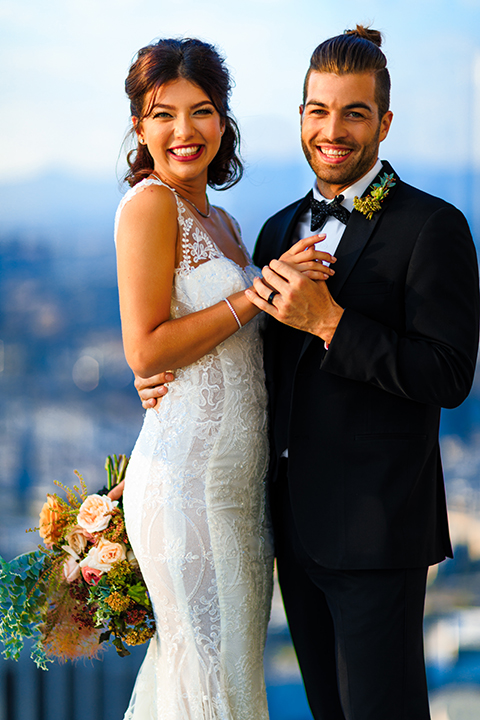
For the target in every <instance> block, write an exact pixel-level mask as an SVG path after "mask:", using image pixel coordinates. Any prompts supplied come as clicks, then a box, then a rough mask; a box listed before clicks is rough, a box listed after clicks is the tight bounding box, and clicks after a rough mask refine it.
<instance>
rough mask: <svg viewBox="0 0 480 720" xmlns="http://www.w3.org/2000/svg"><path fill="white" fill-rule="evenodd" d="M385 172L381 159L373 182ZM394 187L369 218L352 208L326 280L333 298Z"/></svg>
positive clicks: (308, 339)
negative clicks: (333, 267) (331, 271)
mask: <svg viewBox="0 0 480 720" xmlns="http://www.w3.org/2000/svg"><path fill="white" fill-rule="evenodd" d="M385 172H387V173H389V174H390V173H393V172H394V171H393V169H392V167H391V166H390V165H389V164H388V163H387V162H385V161H383V167H382V170H381V172H379V174H378V175H377V177H376V178H375V179H374V181H373V182H377V181H378V179H379V177H380V176H381V175H383V174H384V173H385ZM397 180H398V176H397ZM396 187H397V186H396V185H395V186H394V187H393V188H391V190H390V193H389V196H388V198H385V201H384V204H383V206H382V209H381V210H379V211H378V212H377V213H375V214H374V216H373V218H372V219H371V220H368V219H367V218H366V217H365V215H362V213H360V212H357V211H356V210H353V212H352V215H351V217H350V220H349V221H348V224H347V227H346V228H345V232H344V233H343V235H342V239H341V240H340V243H339V245H338V247H337V250H336V252H335V257H336V258H337V262H336V263H335V275H334V276H333V277H332V278H330V279H329V280H328V289H329V290H330V292H331V294H332V297H333V298H334V299H335V298H337V297H338V295H339V293H340V290H341V289H342V287H343V286H344V284H345V282H346V280H347V278H348V276H349V275H350V273H351V272H352V270H353V268H354V266H355V263H356V262H357V260H358V258H359V257H360V254H361V253H362V250H363V248H364V247H365V245H366V244H367V243H368V241H369V240H370V237H371V236H372V233H373V231H374V230H375V227H376V226H377V223H378V221H379V219H380V217H381V216H382V213H383V212H384V210H385V208H387V207H388V204H389V202H390V201H391V199H392V197H393V195H394V193H395V190H396ZM370 188H371V185H369V186H368V188H367V189H366V191H365V193H364V195H366V194H367V193H368V191H369V190H370ZM313 338H314V336H313V335H307V336H306V337H305V340H304V343H303V348H302V352H301V353H300V357H301V356H302V355H303V353H304V352H305V350H306V349H307V347H308V346H309V345H310V343H311V342H312V340H313Z"/></svg>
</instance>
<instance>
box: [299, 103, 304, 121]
mask: <svg viewBox="0 0 480 720" xmlns="http://www.w3.org/2000/svg"><path fill="white" fill-rule="evenodd" d="M304 110H305V105H300V106H299V108H298V112H299V113H300V122H302V120H303V111H304Z"/></svg>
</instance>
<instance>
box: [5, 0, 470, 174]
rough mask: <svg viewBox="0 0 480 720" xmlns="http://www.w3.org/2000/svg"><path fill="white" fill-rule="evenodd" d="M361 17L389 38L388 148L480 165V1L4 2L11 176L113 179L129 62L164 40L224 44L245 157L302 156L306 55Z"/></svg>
mask: <svg viewBox="0 0 480 720" xmlns="http://www.w3.org/2000/svg"><path fill="white" fill-rule="evenodd" d="M356 22H363V23H369V22H370V23H371V24H372V25H373V26H374V27H375V28H378V29H380V30H382V31H383V32H384V34H385V44H384V49H385V52H386V54H387V57H388V59H389V68H390V71H391V75H392V83H393V89H392V109H393V111H394V113H395V119H394V124H393V126H392V130H391V134H390V137H389V138H388V139H387V140H386V142H385V143H384V147H383V149H382V156H383V157H388V158H389V159H390V160H391V161H392V162H393V163H395V161H396V160H397V159H399V160H402V161H409V162H411V163H413V164H421V163H428V164H429V165H430V166H434V167H437V166H438V167H442V168H445V166H447V167H448V166H453V167H470V168H472V167H474V166H475V167H477V168H479V167H480V0H452V1H450V2H448V1H447V0H416V1H414V0H388V2H387V0H383V2H379V1H377V0H361V1H359V0H343V1H342V2H337V3H332V2H331V0H330V1H329V2H325V1H324V0H313V1H312V0H295V1H291V0H255V1H253V0H240V1H239V2H228V1H227V0H223V1H222V2H214V1H213V0H206V1H205V0H203V1H202V0H183V1H181V2H179V1H178V0H168V1H165V0H0V58H1V68H2V70H1V73H0V90H1V98H2V101H1V103H0V157H1V160H2V163H1V164H2V175H3V178H2V180H1V182H3V183H4V182H8V181H11V180H14V179H15V180H21V179H23V178H26V177H28V176H35V175H38V174H41V173H42V172H44V171H46V170H49V169H55V170H59V169H61V170H64V171H65V172H67V173H74V174H78V175H82V176H90V177H98V178H100V177H101V178H108V177H110V176H112V177H113V176H114V174H115V167H116V163H117V158H118V154H119V149H120V145H121V142H122V139H123V136H124V133H125V130H126V128H127V126H128V105H127V101H126V99H125V97H124V94H123V82H124V78H125V75H126V72H127V70H128V67H129V64H130V61H131V59H132V57H133V56H134V54H135V52H136V51H137V50H138V49H139V48H140V47H142V46H143V45H146V44H148V43H149V42H150V41H151V40H153V39H155V38H157V37H162V36H176V37H178V36H198V37H200V38H202V39H206V40H208V41H212V42H214V43H215V44H216V45H217V46H218V47H219V48H220V49H221V50H222V51H223V52H224V53H225V55H226V56H227V62H228V65H229V67H230V68H231V70H232V74H233V77H234V79H235V82H236V88H235V90H234V94H233V100H232V106H233V109H234V112H235V114H236V116H237V118H238V120H239V122H240V126H241V128H242V132H243V139H244V155H245V157H246V159H247V161H248V162H250V163H258V162H262V161H265V160H268V161H269V162H271V161H274V162H278V163H283V162H288V161H292V160H293V159H295V158H297V157H300V153H301V150H300V144H299V139H298V136H299V132H298V125H299V123H298V105H299V102H300V99H301V87H302V81H303V77H304V74H305V71H306V68H307V66H308V61H309V57H310V54H311V52H312V50H313V49H314V47H315V46H316V45H317V44H318V43H319V42H320V41H321V40H322V39H324V38H325V37H328V36H330V35H334V34H338V33H340V32H342V31H343V30H344V29H345V28H347V27H352V26H353V25H354V24H355V23H356ZM475 68H476V70H475ZM475 73H476V80H475Z"/></svg>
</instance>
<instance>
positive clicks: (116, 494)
mask: <svg viewBox="0 0 480 720" xmlns="http://www.w3.org/2000/svg"><path fill="white" fill-rule="evenodd" d="M124 486H125V480H122V482H120V483H118V485H115V487H114V488H112V489H111V490H110V492H109V493H107V494H108V497H109V498H110V499H111V500H120V498H121V497H122V495H123V488H124Z"/></svg>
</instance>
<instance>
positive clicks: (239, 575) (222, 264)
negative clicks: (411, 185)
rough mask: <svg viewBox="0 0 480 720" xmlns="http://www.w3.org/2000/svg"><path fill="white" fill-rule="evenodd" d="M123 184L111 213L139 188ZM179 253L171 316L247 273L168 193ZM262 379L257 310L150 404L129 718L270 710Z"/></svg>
mask: <svg viewBox="0 0 480 720" xmlns="http://www.w3.org/2000/svg"><path fill="white" fill-rule="evenodd" d="M150 183H158V184H160V182H159V181H158V180H156V179H147V180H144V181H142V182H141V183H139V184H138V185H136V186H134V187H133V188H132V189H131V190H130V191H129V192H128V193H127V194H126V195H125V197H124V198H123V200H122V202H121V204H120V207H119V210H118V212H117V220H118V217H119V214H120V212H121V210H122V208H123V206H124V205H125V203H126V202H128V201H129V200H130V199H131V198H132V197H133V195H134V194H135V193H137V192H141V191H142V190H143V189H144V188H145V187H147V186H148V185H149V184H150ZM175 197H176V201H177V208H178V223H179V231H180V235H181V239H182V240H181V242H182V260H181V263H180V266H179V267H178V268H177V270H176V272H175V279H174V285H173V291H172V301H171V317H172V318H177V317H180V316H183V315H186V314H188V313H191V312H194V311H196V310H200V309H202V308H206V307H209V306H211V305H213V304H215V303H217V302H219V301H220V300H222V298H224V297H226V296H228V295H230V294H232V293H234V292H237V291H239V290H242V289H244V288H246V287H248V286H249V285H250V284H251V282H252V280H253V277H254V275H255V274H256V272H257V271H256V270H255V268H254V267H253V266H251V265H250V266H248V267H247V268H245V269H242V268H241V267H239V266H238V265H237V264H236V263H234V262H233V261H232V260H229V259H228V258H227V257H225V256H224V255H223V254H222V253H221V252H220V250H219V249H218V248H217V247H216V245H215V243H214V242H213V240H212V239H211V238H210V237H209V236H208V234H207V233H206V232H205V230H204V229H203V228H202V226H201V225H200V224H199V222H198V221H197V220H196V218H195V216H194V215H193V213H192V211H191V210H190V208H189V207H188V206H187V204H186V203H184V202H182V200H181V198H180V197H178V196H177V195H175ZM266 423H267V419H266V391H265V385H264V374H263V364H262V344H261V340H260V337H259V319H258V318H255V319H254V320H253V321H251V322H250V323H248V324H247V325H246V326H245V327H243V328H242V329H241V330H239V331H238V332H236V333H235V334H234V335H233V336H232V337H230V338H228V339H227V340H225V341H224V342H223V343H221V344H220V345H219V346H218V347H217V348H215V350H214V351H213V352H211V353H209V354H208V355H206V356H204V357H202V358H201V359H200V360H198V361H197V362H195V363H193V364H192V365H189V366H187V367H184V368H181V369H179V370H177V371H176V372H175V381H174V382H172V383H171V384H170V385H169V391H168V394H167V395H166V396H165V398H164V399H162V401H161V403H160V407H159V409H158V412H157V411H156V410H153V409H150V410H147V412H146V415H145V421H144V425H143V428H142V430H141V433H140V436H139V438H138V440H137V443H136V445H135V449H134V451H133V454H132V457H131V460H130V464H129V467H128V472H127V478H126V483H125V492H124V507H125V516H126V523H127V531H128V535H129V538H130V541H131V543H132V546H133V548H134V552H135V555H136V557H137V559H138V561H139V563H140V567H141V569H142V573H143V576H144V578H145V581H146V583H147V586H148V590H149V593H150V597H151V600H152V603H153V606H154V611H155V619H156V623H157V635H156V636H155V637H154V638H153V639H152V641H151V643H150V646H149V648H148V652H147V655H146V658H145V661H144V663H143V665H142V667H141V669H140V672H139V675H138V678H137V681H136V685H135V689H134V692H133V696H132V699H131V702H130V706H129V708H128V710H127V713H126V715H125V720H267V718H268V710H267V702H266V695H265V684H264V676H263V650H264V644H265V636H266V630H267V623H268V617H269V612H270V600H271V591H272V548H271V543H270V537H269V531H268V527H267V521H266V515H265V486H264V476H265V471H266V466H267V455H268V447H267V436H266Z"/></svg>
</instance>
